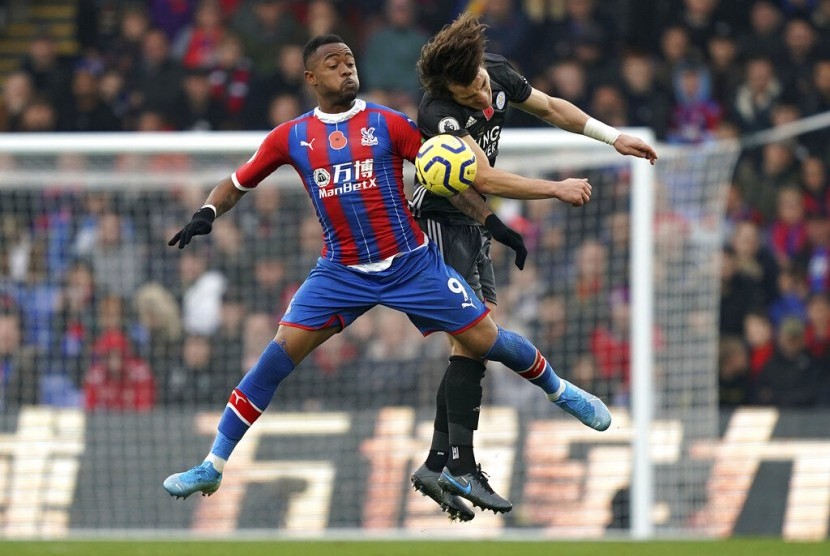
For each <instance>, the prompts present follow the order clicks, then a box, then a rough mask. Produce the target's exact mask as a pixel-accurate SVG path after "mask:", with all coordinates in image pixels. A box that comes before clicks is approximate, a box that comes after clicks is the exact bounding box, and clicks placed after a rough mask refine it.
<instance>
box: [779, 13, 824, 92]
mask: <svg viewBox="0 0 830 556" xmlns="http://www.w3.org/2000/svg"><path fill="white" fill-rule="evenodd" d="M783 39H784V40H783V43H784V50H783V52H782V53H781V58H779V59H778V60H777V63H776V68H775V73H776V75H778V77H779V78H780V79H781V85H782V86H783V88H784V90H785V91H787V92H788V93H789V94H791V95H798V96H799V97H805V96H807V95H809V94H810V92H811V85H812V80H813V65H814V64H815V62H816V59H817V58H818V37H817V36H816V31H815V29H814V28H813V26H812V24H811V23H810V21H809V20H807V19H802V18H796V19H791V20H790V21H788V22H787V23H786V24H785V25H784V34H783Z"/></svg>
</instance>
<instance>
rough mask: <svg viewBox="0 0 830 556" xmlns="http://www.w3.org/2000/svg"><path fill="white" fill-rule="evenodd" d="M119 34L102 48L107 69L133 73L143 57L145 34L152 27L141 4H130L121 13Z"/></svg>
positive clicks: (123, 74)
mask: <svg viewBox="0 0 830 556" xmlns="http://www.w3.org/2000/svg"><path fill="white" fill-rule="evenodd" d="M120 18H121V19H120V21H119V25H118V35H117V36H115V37H113V39H112V41H111V44H110V45H109V46H107V47H106V48H104V49H101V54H102V55H103V57H104V61H105V63H106V67H107V69H112V70H114V71H116V72H118V73H119V74H121V75H122V76H126V75H129V74H130V73H132V72H133V71H134V70H135V68H136V66H137V65H138V64H139V60H140V59H141V50H142V43H143V42H144V36H145V35H146V34H147V31H148V30H149V29H150V18H149V14H148V13H147V10H146V8H145V7H144V6H142V5H141V4H128V5H126V6H125V7H124V9H123V11H122V12H121V14H120Z"/></svg>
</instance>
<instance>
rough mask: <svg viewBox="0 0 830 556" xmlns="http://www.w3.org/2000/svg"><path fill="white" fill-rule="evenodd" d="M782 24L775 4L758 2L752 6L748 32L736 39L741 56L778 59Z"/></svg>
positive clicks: (765, 0)
mask: <svg viewBox="0 0 830 556" xmlns="http://www.w3.org/2000/svg"><path fill="white" fill-rule="evenodd" d="M783 22H784V17H783V15H782V14H781V10H780V9H779V8H778V6H776V5H775V3H773V2H771V1H769V0H760V1H757V2H755V3H754V4H752V6H751V7H750V12H749V30H748V32H746V33H744V34H743V35H742V36H741V37H740V38H739V39H738V44H739V50H740V53H741V55H742V56H744V57H748V56H762V57H764V58H770V59H775V58H778V56H779V55H780V53H781V50H782V45H781V33H782V30H783Z"/></svg>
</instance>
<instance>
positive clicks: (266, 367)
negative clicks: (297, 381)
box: [210, 341, 294, 460]
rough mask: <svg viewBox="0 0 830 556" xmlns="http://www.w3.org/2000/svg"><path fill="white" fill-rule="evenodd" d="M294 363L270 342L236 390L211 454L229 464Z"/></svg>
mask: <svg viewBox="0 0 830 556" xmlns="http://www.w3.org/2000/svg"><path fill="white" fill-rule="evenodd" d="M293 370H294V363H293V362H292V361H291V358H290V357H288V354H287V353H285V350H284V349H282V346H280V345H279V344H277V343H276V342H273V341H272V342H271V343H269V344H268V346H267V347H266V348H265V351H263V352H262V355H260V356H259V361H257V362H256V364H255V365H254V366H253V367H252V368H251V370H250V371H248V373H247V374H246V375H245V376H244V377H242V381H241V382H240V383H239V385H238V386H237V387H236V388H234V390H233V392H232V393H231V397H230V399H229V400H228V405H226V406H225V411H224V412H223V413H222V418H221V419H220V420H219V432H218V433H217V435H216V439H215V440H214V441H213V446H212V447H211V449H210V453H211V454H213V455H215V456H217V457H219V458H222V459H223V460H227V459H228V457H230V455H231V452H233V449H234V448H235V447H236V444H237V443H238V442H239V441H240V440H242V437H243V436H244V435H245V433H246V432H247V431H248V429H249V428H250V427H251V425H253V424H254V421H256V420H257V419H258V418H259V416H260V415H261V414H262V412H263V411H265V408H266V407H268V404H269V403H271V399H272V398H273V397H274V394H275V393H276V392H277V386H279V384H280V382H282V379H284V378H285V377H287V376H288V375H289V374H291V371H293Z"/></svg>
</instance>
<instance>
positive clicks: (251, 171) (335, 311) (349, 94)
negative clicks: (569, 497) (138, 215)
mask: <svg viewBox="0 0 830 556" xmlns="http://www.w3.org/2000/svg"><path fill="white" fill-rule="evenodd" d="M304 60H305V64H306V72H305V78H306V82H307V83H308V84H309V85H310V86H311V87H312V88H313V89H314V91H315V94H316V96H317V102H318V107H317V108H315V109H314V110H313V111H312V112H309V113H308V114H304V115H302V116H300V117H299V118H297V119H295V120H292V121H290V122H286V123H284V124H282V125H280V126H278V127H277V128H276V129H274V130H273V131H272V132H271V133H270V134H269V135H268V137H267V138H266V139H265V140H264V141H263V143H262V145H261V146H260V147H259V149H258V150H257V152H256V153H255V154H254V156H253V157H251V159H250V160H249V161H248V162H247V163H245V164H244V165H242V166H241V167H240V168H238V169H237V170H236V172H234V173H233V174H232V175H231V176H230V177H228V178H226V179H225V180H223V181H221V182H220V183H219V184H218V185H217V186H216V187H215V188H214V189H213V190H212V191H211V193H210V194H209V195H208V198H207V201H206V203H205V206H203V207H202V208H201V209H199V210H198V211H197V212H196V213H195V214H194V215H193V218H192V219H191V221H190V222H189V223H188V224H187V225H186V226H185V227H184V228H183V229H182V230H181V231H180V232H178V233H177V234H176V235H175V236H174V237H173V238H172V239H171V240H170V242H169V244H170V245H171V246H172V245H178V246H179V248H183V247H185V246H186V245H187V244H188V243H190V241H191V239H192V238H193V237H194V236H196V235H201V234H207V233H209V232H210V231H211V229H212V225H213V221H214V219H215V218H216V217H217V216H220V215H222V214H224V213H225V212H227V211H228V210H230V209H231V208H232V207H233V206H234V205H235V204H236V203H237V202H238V201H239V199H240V198H242V196H243V195H244V194H245V193H246V192H248V191H250V190H252V189H254V188H255V187H256V186H257V185H258V184H259V183H260V182H261V181H262V180H263V179H264V178H265V177H267V176H268V175H269V174H270V173H272V172H273V171H274V170H276V169H277V168H278V167H279V166H282V165H284V164H290V165H291V166H293V167H294V169H295V170H296V171H297V173H298V174H299V175H300V177H301V178H302V181H303V184H304V186H305V188H306V191H307V192H308V195H309V197H310V198H311V201H312V203H313V205H314V208H315V210H316V212H317V216H318V218H319V220H320V225H321V226H322V228H323V243H324V245H323V250H322V253H321V256H320V258H319V259H318V261H317V265H316V266H315V267H314V268H313V269H312V271H311V273H310V274H309V275H308V278H307V279H306V280H305V282H303V284H302V286H300V288H299V290H297V293H296V294H295V295H294V298H293V299H292V300H291V302H290V303H289V306H288V309H287V310H286V312H285V315H284V316H283V317H282V319H281V321H280V325H279V327H278V329H277V333H276V335H275V337H274V340H273V341H272V342H270V343H269V344H268V346H266V348H265V350H264V351H263V353H262V355H261V356H260V359H259V361H258V362H257V363H256V364H255V365H254V366H253V367H252V368H251V370H250V371H248V373H247V374H246V375H245V376H244V377H243V379H242V381H241V382H240V383H239V385H238V386H237V387H236V388H235V389H234V390H233V392H232V393H231V397H230V399H229V400H228V403H227V405H226V407H225V410H224V412H223V414H222V417H221V419H220V421H219V425H218V432H217V435H216V438H215V440H214V443H213V446H212V447H211V450H210V453H209V454H208V455H207V457H206V458H205V461H204V462H202V464H200V465H198V466H196V467H193V468H191V469H189V470H187V471H184V472H182V473H175V474H173V475H171V476H169V477H168V478H167V479H166V480H165V481H164V488H165V489H166V490H167V492H168V493H170V494H171V495H172V496H176V497H187V496H190V495H191V494H193V493H194V492H202V494H212V493H213V492H215V491H216V489H218V488H219V484H220V482H221V479H222V471H223V469H224V465H225V462H226V461H227V459H228V458H229V457H230V454H231V452H232V451H233V449H234V448H235V447H236V445H237V443H238V442H239V441H240V440H241V439H242V437H243V435H244V434H245V432H246V431H247V430H248V428H249V427H250V426H251V425H253V423H254V422H255V421H256V420H257V418H258V417H259V416H260V415H261V414H262V412H263V411H264V410H265V409H266V407H267V406H268V404H269V403H270V402H271V399H272V398H273V397H274V394H275V393H276V390H277V387H278V386H279V384H280V382H281V381H282V380H283V379H284V378H285V377H287V376H288V375H289V374H290V373H291V372H292V371H293V370H294V367H295V366H296V365H298V364H299V363H300V361H302V360H303V359H304V358H305V357H306V356H307V355H308V354H309V353H311V352H312V351H313V350H314V349H315V348H316V347H317V346H319V345H320V344H322V343H323V342H325V341H326V340H328V339H329V338H330V337H331V336H332V335H334V334H336V333H338V332H340V331H341V330H343V329H344V328H345V327H347V326H348V325H349V324H351V323H352V322H353V321H354V320H355V319H357V318H358V317H359V316H360V315H362V314H363V313H365V312H366V311H368V310H369V309H371V308H372V307H374V306H375V305H385V306H387V307H390V308H393V309H396V310H399V311H402V312H404V313H405V314H406V315H407V316H408V317H409V319H410V320H411V321H412V323H413V324H414V325H415V326H417V327H418V329H419V330H420V331H421V332H422V333H423V334H424V335H426V334H429V333H431V332H435V331H443V332H448V333H450V334H452V335H453V337H454V338H455V339H456V340H457V341H458V342H459V343H460V344H461V345H463V346H464V347H465V349H466V350H468V351H470V352H471V353H474V354H475V355H476V357H480V358H486V359H492V360H494V361H499V362H501V363H504V364H505V365H506V366H507V367H509V368H511V369H513V370H515V371H516V372H518V373H525V374H527V373H530V374H532V377H531V378H532V379H533V380H534V381H536V382H539V383H540V384H541V383H544V384H545V386H546V387H547V388H548V389H552V390H556V389H558V388H560V385H561V386H562V389H564V385H565V381H560V379H559V377H557V376H556V374H555V373H554V372H553V369H552V368H551V366H550V365H549V364H548V363H547V361H546V359H545V358H544V357H543V356H542V355H541V354H540V353H539V351H538V350H537V349H536V348H535V347H534V346H533V345H532V344H531V343H530V342H529V341H528V340H526V339H525V338H523V337H522V336H520V335H518V334H516V333H514V332H511V331H509V330H504V329H502V328H500V327H497V326H496V325H495V323H494V322H493V321H492V319H491V318H490V317H489V315H488V313H489V309H488V308H487V306H486V305H485V304H484V303H482V302H481V301H480V300H479V299H478V298H477V297H476V295H475V293H474V291H473V289H472V288H471V287H470V285H469V284H467V282H465V281H464V279H463V278H461V276H460V275H459V274H458V273H457V272H456V271H455V270H453V269H452V268H450V267H448V266H446V264H445V263H444V261H443V259H442V257H441V254H440V253H439V251H438V249H437V247H436V245H435V243H433V242H431V241H430V240H429V239H428V238H427V237H426V235H425V234H424V233H423V232H422V231H421V230H420V228H419V227H418V224H417V223H416V222H415V220H414V219H413V217H412V215H411V213H410V212H409V210H408V206H407V201H406V196H405V194H404V185H403V183H404V182H403V160H404V159H406V160H409V161H410V162H411V161H413V160H414V159H415V156H416V154H417V152H418V148H419V147H420V144H421V136H420V133H419V131H418V129H417V127H416V126H415V124H414V123H413V122H412V121H411V120H409V119H408V118H407V117H406V116H404V115H403V114H401V113H399V112H395V111H394V110H391V109H389V108H386V107H383V106H379V105H376V104H371V103H366V102H364V101H362V100H360V99H358V98H357V90H358V83H359V82H358V77H357V71H356V69H355V62H354V57H353V55H352V52H351V50H350V49H349V47H348V46H347V45H345V44H344V43H343V41H342V40H341V39H340V38H339V37H337V36H335V35H324V36H321V37H316V38H314V39H312V40H311V41H309V43H308V44H307V45H306V47H305V50H304ZM493 171H494V172H495V170H493ZM491 177H492V176H491ZM572 392H574V393H575V396H576V398H574V405H573V408H572V409H571V411H572V412H573V413H574V415H576V416H577V417H578V418H579V419H581V420H583V422H590V423H591V426H593V427H594V428H597V429H599V430H604V429H606V428H608V426H609V425H610V422H611V416H610V414H609V413H608V409H607V408H606V407H605V405H604V404H603V403H602V402H601V401H599V400H598V399H597V398H595V397H593V396H590V395H589V394H587V393H585V392H582V391H581V390H578V389H574V390H572ZM442 478H444V479H445V483H446V485H447V486H446V487H444V486H443V483H442V488H447V490H452V491H453V492H454V493H455V495H458V496H462V497H464V498H467V499H468V500H470V501H472V502H473V503H474V504H476V505H479V506H481V507H483V508H487V509H491V510H493V511H495V512H506V511H509V510H510V509H511V508H512V505H511V504H510V502H508V501H507V500H505V499H504V498H502V497H501V496H499V495H498V494H496V493H495V492H494V491H493V489H492V488H490V486H489V484H488V483H487V479H486V477H485V475H484V474H483V473H482V472H481V471H480V469H477V470H476V471H475V472H471V473H467V474H464V475H461V476H457V475H452V474H451V473H447V474H446V477H444V476H442ZM458 507H459V509H458V510H457V513H455V514H451V515H453V516H454V517H458V518H460V519H463V520H468V519H472V516H473V514H472V511H471V510H469V508H467V507H466V506H464V504H463V503H460V505H459V506H458Z"/></svg>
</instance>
